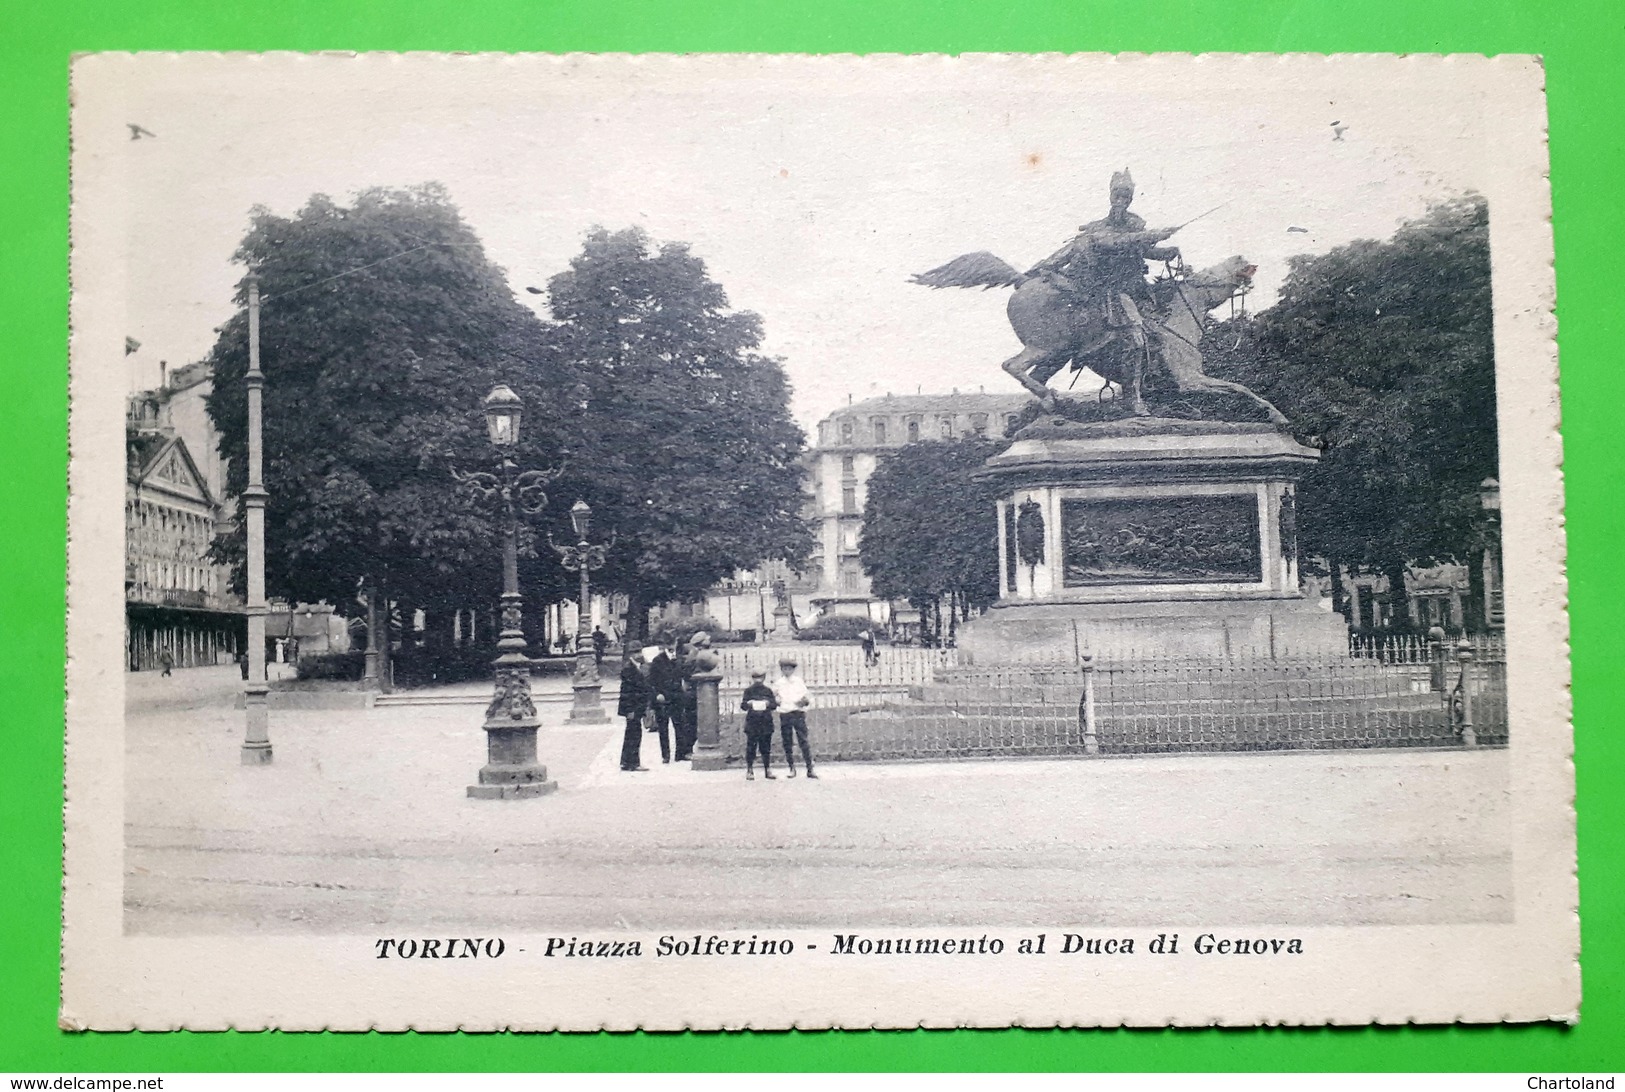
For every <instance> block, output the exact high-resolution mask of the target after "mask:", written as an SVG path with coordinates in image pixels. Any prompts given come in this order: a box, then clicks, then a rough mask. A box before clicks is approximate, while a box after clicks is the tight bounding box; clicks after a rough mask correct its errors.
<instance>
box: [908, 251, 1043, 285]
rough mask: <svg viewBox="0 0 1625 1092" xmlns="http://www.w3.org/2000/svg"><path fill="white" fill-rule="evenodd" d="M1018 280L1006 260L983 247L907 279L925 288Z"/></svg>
mask: <svg viewBox="0 0 1625 1092" xmlns="http://www.w3.org/2000/svg"><path fill="white" fill-rule="evenodd" d="M1019 280H1021V274H1020V273H1019V272H1017V271H1016V269H1015V268H1014V267H1012V266H1011V265H1010V263H1009V262H1006V261H1005V260H1004V259H1003V258H998V257H995V256H994V255H992V254H989V253H988V252H987V251H985V250H978V251H977V252H976V253H974V254H961V255H960V256H959V257H957V258H955V259H954V260H953V261H951V262H949V263H947V264H946V265H939V266H937V267H936V268H935V269H933V270H931V271H929V272H927V273H916V274H915V275H914V276H912V277H910V278H909V281H910V283H912V284H923V285H925V286H926V287H927V288H1009V287H1011V286H1012V285H1014V284H1016V282H1018V281H1019Z"/></svg>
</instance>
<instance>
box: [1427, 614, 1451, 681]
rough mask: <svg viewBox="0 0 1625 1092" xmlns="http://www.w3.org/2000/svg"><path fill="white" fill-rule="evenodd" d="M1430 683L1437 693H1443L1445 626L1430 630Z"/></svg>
mask: <svg viewBox="0 0 1625 1092" xmlns="http://www.w3.org/2000/svg"><path fill="white" fill-rule="evenodd" d="M1428 685H1429V687H1431V688H1432V690H1433V692H1434V693H1435V694H1443V693H1444V692H1445V688H1446V685H1447V684H1446V682H1445V657H1444V627H1443V626H1434V627H1433V628H1431V629H1429V630H1428Z"/></svg>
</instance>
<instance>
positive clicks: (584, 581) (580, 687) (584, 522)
mask: <svg viewBox="0 0 1625 1092" xmlns="http://www.w3.org/2000/svg"><path fill="white" fill-rule="evenodd" d="M570 523H571V525H572V526H573V527H574V528H575V532H576V539H577V542H576V544H575V545H574V546H559V545H557V544H555V543H554V542H553V536H551V535H549V536H548V539H547V543H548V545H549V546H552V547H553V549H555V550H557V551H558V554H559V564H561V565H563V566H564V567H565V568H566V569H568V570H569V571H570V572H577V571H579V572H580V573H581V595H580V598H579V599H577V600H576V672H575V681H574V682H573V683H572V684H571V686H572V688H573V689H574V690H575V704H574V705H572V706H571V707H570V720H571V722H572V723H574V724H608V723H609V717H607V716H606V715H605V714H604V700H603V685H602V683H600V682H599V679H598V657H597V655H596V653H595V650H594V649H593V647H592V634H591V632H590V629H591V627H592V580H591V577H590V574H591V572H592V570H594V569H602V568H603V567H604V555H605V554H606V553H607V552H608V551H609V547H611V546H613V545H615V535H614V534H613V533H611V534H610V536H609V542H608V543H606V544H601V545H598V546H592V545H589V544H588V542H587V532H588V531H589V530H591V529H592V508H591V507H589V506H588V504H587V502H586V501H581V500H578V501H576V502H575V504H573V505H571V506H570Z"/></svg>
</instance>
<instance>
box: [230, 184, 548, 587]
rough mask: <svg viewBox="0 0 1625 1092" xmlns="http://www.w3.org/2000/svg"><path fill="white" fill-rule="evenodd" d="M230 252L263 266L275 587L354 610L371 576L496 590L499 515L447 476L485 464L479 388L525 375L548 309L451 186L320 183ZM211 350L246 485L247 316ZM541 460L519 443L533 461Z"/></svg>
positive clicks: (256, 225) (239, 482)
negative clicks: (497, 259) (487, 240)
mask: <svg viewBox="0 0 1625 1092" xmlns="http://www.w3.org/2000/svg"><path fill="white" fill-rule="evenodd" d="M235 259H236V260H237V261H239V262H243V263H245V264H246V265H247V266H248V267H249V268H250V269H251V270H253V271H255V272H257V273H259V275H260V278H261V291H262V294H263V298H264V304H263V307H262V317H261V359H262V361H263V368H264V371H265V374H266V387H265V399H264V408H265V413H264V444H265V482H266V487H267V490H268V491H269V493H270V498H269V501H268V504H267V511H266V518H267V540H268V545H269V548H268V550H267V554H266V570H267V585H268V588H269V589H270V591H271V592H272V593H273V594H283V595H287V596H290V597H293V598H298V599H317V598H325V599H328V600H330V601H332V602H334V603H337V604H340V605H342V606H343V607H346V608H347V607H349V606H351V605H352V604H353V603H354V601H355V595H356V591H357V588H358V585H359V584H360V583H362V582H371V583H378V582H387V583H388V585H389V587H390V589H391V592H392V595H393V596H395V597H398V598H400V599H401V600H402V601H403V602H405V603H408V604H411V605H418V606H432V605H435V604H437V603H447V604H452V603H455V604H456V605H466V604H468V603H477V602H482V601H485V600H488V599H489V598H491V597H492V596H493V595H494V592H495V589H496V588H497V586H498V579H497V557H498V539H497V527H496V525H495V521H494V520H493V518H492V515H493V513H492V512H491V511H490V510H489V509H485V508H481V507H478V506H476V505H475V504H474V503H472V502H471V501H470V500H469V499H468V498H467V497H466V495H464V494H462V493H461V492H459V490H458V489H457V488H456V485H455V483H454V482H453V481H452V480H451V477H450V473H449V471H450V467H451V466H452V465H453V463H456V462H460V463H461V464H462V465H463V466H464V467H465V468H473V467H478V468H480V469H484V465H483V464H485V463H486V461H487V459H488V456H489V452H490V448H489V445H488V443H487V442H486V440H485V437H484V433H483V423H482V419H481V403H482V400H483V398H484V397H485V394H486V393H487V392H488V391H489V390H490V388H491V387H492V386H493V385H494V384H495V383H496V382H498V381H500V380H501V379H502V378H504V377H505V376H506V375H507V374H508V373H509V372H511V371H513V370H514V365H513V364H512V352H511V350H512V348H513V347H514V345H516V344H519V343H520V342H522V341H523V339H524V336H525V327H526V325H527V324H528V325H530V326H535V325H536V320H535V319H534V317H533V316H532V315H531V314H530V313H529V312H528V311H527V310H525V309H524V308H522V307H520V306H519V305H518V304H517V303H516V302H515V301H514V299H513V296H512V293H511V292H510V290H509V288H508V286H507V283H506V281H505V279H504V277H503V273H502V271H501V270H500V269H499V268H497V267H496V266H494V265H493V264H492V263H491V262H490V261H489V260H488V259H487V258H486V256H485V253H484V250H483V248H482V247H481V245H480V242H479V240H478V239H477V238H476V237H475V235H474V233H473V231H471V230H470V229H469V227H468V225H467V224H465V223H464V222H463V220H462V217H461V216H460V214H459V213H458V211H457V209H456V208H455V207H454V206H453V205H452V203H451V201H450V200H449V198H448V195H447V193H446V191H445V190H444V189H443V188H442V187H440V186H438V185H432V184H431V185H427V186H421V187H417V188H413V189H404V190H398V189H375V190H368V191H366V192H364V193H361V194H360V195H358V196H357V197H356V199H355V201H354V203H353V204H351V205H349V206H344V205H340V204H338V203H335V202H334V201H332V200H331V199H329V198H328V197H326V196H323V195H316V196H314V197H312V198H311V199H310V201H309V202H308V203H307V204H306V205H305V207H304V208H303V209H301V210H300V211H299V212H298V213H297V214H295V215H294V216H292V217H283V216H278V215H275V214H273V213H271V212H270V211H268V210H266V209H264V208H256V209H255V210H254V211H253V214H252V226H251V228H250V230H249V232H248V234H247V236H246V237H245V238H244V239H243V242H242V245H241V247H240V248H239V249H238V251H237V253H236V255H235ZM237 301H238V303H239V305H244V304H245V303H246V289H241V290H239V292H238V295H237ZM211 360H212V363H213V366H214V376H215V379H214V393H213V395H212V396H211V397H210V399H209V412H210V415H211V417H212V418H213V421H214V424H215V427H216V428H217V429H218V430H219V432H220V436H221V440H220V447H221V452H222V453H223V454H224V455H226V456H227V457H228V458H229V460H230V463H229V471H228V480H227V492H228V493H229V494H231V495H234V496H235V495H240V494H241V491H242V489H243V486H244V484H245V481H244V474H245V463H244V456H245V451H246V444H247V436H246V420H245V419H246V409H245V404H246V396H245V393H244V387H243V376H244V373H245V371H246V369H247V362H248V348H247V317H246V313H245V312H242V311H240V312H239V313H238V314H237V315H236V316H234V317H233V318H232V319H231V320H230V321H228V322H227V323H226V324H225V326H223V327H222V328H221V330H220V335H219V339H218V341H217V342H216V344H215V347H214V349H213V351H212V354H211ZM530 435H531V436H532V437H534V436H535V435H536V434H535V431H534V430H532V432H531V434H530ZM545 456H546V453H545V452H542V453H539V452H537V451H536V450H535V448H534V446H533V447H532V448H531V449H530V450H525V449H521V453H520V459H521V461H525V462H530V463H532V464H534V463H535V462H537V461H538V459H542V458H545ZM241 549H242V547H241V542H240V538H239V537H238V536H236V535H230V536H223V537H222V538H221V539H220V540H218V541H217V543H216V553H217V556H220V557H222V558H225V559H229V560H232V561H235V562H236V563H237V564H238V571H239V581H240V572H241V569H240V565H241Z"/></svg>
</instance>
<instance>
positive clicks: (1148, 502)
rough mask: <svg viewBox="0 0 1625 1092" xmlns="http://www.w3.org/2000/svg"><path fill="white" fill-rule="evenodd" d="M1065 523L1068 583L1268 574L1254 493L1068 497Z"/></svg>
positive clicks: (1225, 580) (1206, 580) (1251, 580)
mask: <svg viewBox="0 0 1625 1092" xmlns="http://www.w3.org/2000/svg"><path fill="white" fill-rule="evenodd" d="M1061 525H1062V527H1061V534H1062V540H1063V542H1064V545H1065V548H1064V550H1063V553H1062V556H1063V558H1064V566H1063V581H1064V585H1065V586H1066V587H1068V588H1079V587H1091V586H1099V585H1111V584H1229V583H1234V584H1256V583H1258V582H1259V581H1260V580H1262V579H1263V575H1262V574H1263V558H1262V556H1261V553H1260V549H1259V533H1258V501H1257V498H1256V497H1254V496H1253V495H1251V494H1233V495H1226V496H1193V497H1154V498H1139V499H1116V498H1114V499H1099V500H1096V499H1089V500H1082V499H1065V500H1062V501H1061Z"/></svg>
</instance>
